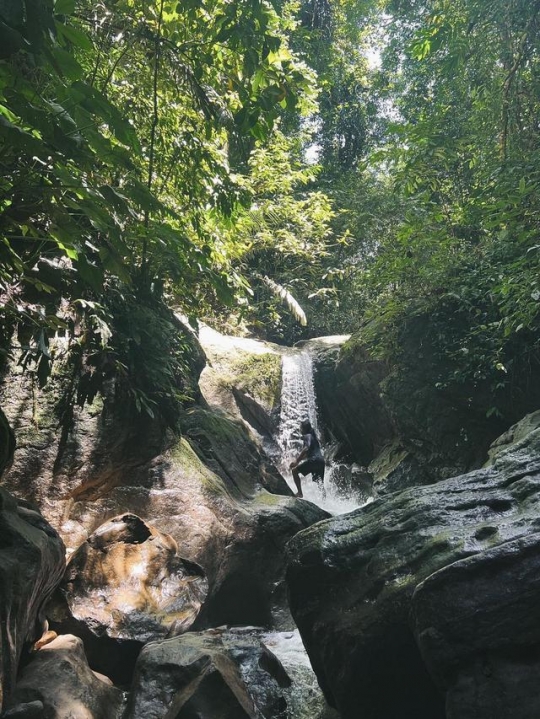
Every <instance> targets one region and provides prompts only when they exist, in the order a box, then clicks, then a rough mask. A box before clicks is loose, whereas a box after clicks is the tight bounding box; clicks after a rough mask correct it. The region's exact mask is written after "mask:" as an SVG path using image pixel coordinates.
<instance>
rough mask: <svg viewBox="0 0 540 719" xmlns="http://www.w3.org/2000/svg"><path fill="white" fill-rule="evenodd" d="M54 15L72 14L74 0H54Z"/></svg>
mask: <svg viewBox="0 0 540 719" xmlns="http://www.w3.org/2000/svg"><path fill="white" fill-rule="evenodd" d="M54 12H55V15H72V14H73V13H74V12H75V0H56V2H55V3H54Z"/></svg>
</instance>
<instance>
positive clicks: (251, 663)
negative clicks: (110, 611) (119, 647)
mask: <svg viewBox="0 0 540 719" xmlns="http://www.w3.org/2000/svg"><path fill="white" fill-rule="evenodd" d="M290 683H291V681H290V679H289V677H288V675H287V673H286V672H285V670H284V669H283V667H282V666H281V664H280V663H279V661H278V659H277V658H276V657H275V656H274V655H273V654H272V652H270V651H269V650H268V649H267V648H266V647H265V646H264V645H263V644H261V642H260V641H259V640H258V639H257V638H256V637H250V636H249V635H247V634H241V633H236V632H222V631H219V630H212V631H209V632H201V633H190V634H185V635H183V636H182V637H175V638H173V639H167V640H165V641H162V642H153V643H151V644H148V645H147V646H146V647H145V648H144V649H143V651H142V652H141V655H140V657H139V660H138V662H137V667H136V672H135V677H134V681H133V687H132V692H131V696H130V701H129V704H128V709H127V711H126V716H125V719H143V717H144V719H165V717H173V716H174V717H175V719H192V717H204V718H205V719H222V717H228V718H230V719H262V718H263V717H264V718H266V719H274V718H275V717H278V716H286V708H287V704H286V701H285V699H284V697H283V688H285V687H288V686H289V685H290Z"/></svg>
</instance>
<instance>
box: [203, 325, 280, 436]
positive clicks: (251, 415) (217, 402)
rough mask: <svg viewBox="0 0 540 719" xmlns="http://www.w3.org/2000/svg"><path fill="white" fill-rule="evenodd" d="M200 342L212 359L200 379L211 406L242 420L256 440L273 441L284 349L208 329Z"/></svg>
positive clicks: (204, 328) (277, 416)
mask: <svg viewBox="0 0 540 719" xmlns="http://www.w3.org/2000/svg"><path fill="white" fill-rule="evenodd" d="M199 339H200V342H201V344H202V346H203V348H204V351H205V353H206V356H207V358H208V364H207V366H206V367H205V369H204V371H203V372H202V374H201V378H200V388H201V392H202V395H203V397H204V399H205V400H206V402H207V403H208V405H209V406H210V407H211V408H213V409H216V408H219V409H222V410H225V411H226V412H227V413H228V414H230V415H231V416H233V417H236V418H237V419H239V420H242V421H243V422H244V423H245V424H246V426H247V427H248V428H249V429H250V430H252V432H253V434H254V435H255V437H258V438H263V439H264V440H266V441H271V439H272V437H273V435H274V434H275V432H276V430H277V425H278V421H279V402H280V395H281V354H282V352H283V349H282V348H281V347H280V346H279V345H276V344H272V343H271V342H262V341H260V340H253V339H249V338H245V337H230V336H227V335H222V334H220V333H219V332H217V331H216V330H213V329H211V328H210V327H206V326H203V327H201V329H200V332H199Z"/></svg>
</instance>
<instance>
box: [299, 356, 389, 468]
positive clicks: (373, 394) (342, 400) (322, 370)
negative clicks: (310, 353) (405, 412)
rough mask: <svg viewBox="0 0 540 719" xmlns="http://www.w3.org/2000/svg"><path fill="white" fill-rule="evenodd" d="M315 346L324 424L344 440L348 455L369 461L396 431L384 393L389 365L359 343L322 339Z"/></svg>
mask: <svg viewBox="0 0 540 719" xmlns="http://www.w3.org/2000/svg"><path fill="white" fill-rule="evenodd" d="M312 349H313V350H314V357H315V387H316V390H317V399H318V403H319V410H320V413H321V416H322V418H323V420H324V425H325V426H326V427H327V428H328V430H329V431H330V432H331V434H332V435H333V437H335V438H336V439H337V440H338V441H339V442H341V443H342V445H343V453H344V454H349V455H351V456H353V457H354V459H355V460H356V461H357V462H359V464H361V465H363V466H367V465H368V464H369V463H370V462H371V461H372V460H373V459H374V458H375V457H376V456H377V454H378V453H379V451H380V450H381V449H382V447H383V446H384V445H385V443H387V442H388V441H389V440H391V439H393V438H394V436H395V428H394V426H393V423H392V419H391V416H390V413H389V411H388V408H387V407H386V405H385V403H384V402H383V399H382V396H381V393H382V390H381V382H382V380H383V379H384V378H385V377H386V376H387V374H388V368H387V367H386V365H385V364H384V363H383V362H380V361H378V360H375V359H373V358H372V357H370V356H369V354H368V353H367V352H366V350H365V349H363V348H362V346H361V345H359V344H357V343H352V342H349V343H348V344H345V345H343V343H342V342H336V343H334V344H328V343H326V344H318V345H315V346H314V347H312Z"/></svg>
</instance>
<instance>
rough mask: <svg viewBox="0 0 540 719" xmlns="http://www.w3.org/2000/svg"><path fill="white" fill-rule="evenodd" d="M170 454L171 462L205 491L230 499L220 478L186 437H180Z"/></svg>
mask: <svg viewBox="0 0 540 719" xmlns="http://www.w3.org/2000/svg"><path fill="white" fill-rule="evenodd" d="M170 456H171V460H172V461H173V463H174V464H176V465H178V466H180V467H181V469H182V471H183V472H185V473H187V474H189V475H191V476H192V477H193V478H194V479H195V480H196V481H198V482H199V483H200V485H201V487H202V488H203V490H204V491H205V492H207V493H209V494H212V495H214V496H226V497H227V498H229V499H230V497H229V494H228V492H227V490H226V488H225V487H224V485H223V482H222V481H221V479H220V478H219V477H218V476H217V475H215V474H214V472H212V470H211V469H209V468H208V467H207V466H206V465H205V464H204V463H203V462H202V460H201V458H200V457H199V455H198V454H197V452H196V451H195V450H194V449H193V447H192V446H191V444H190V442H189V441H188V440H187V439H185V438H184V437H182V438H180V439H179V440H178V442H177V443H176V445H175V446H174V447H173V448H172V449H171V451H170Z"/></svg>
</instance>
